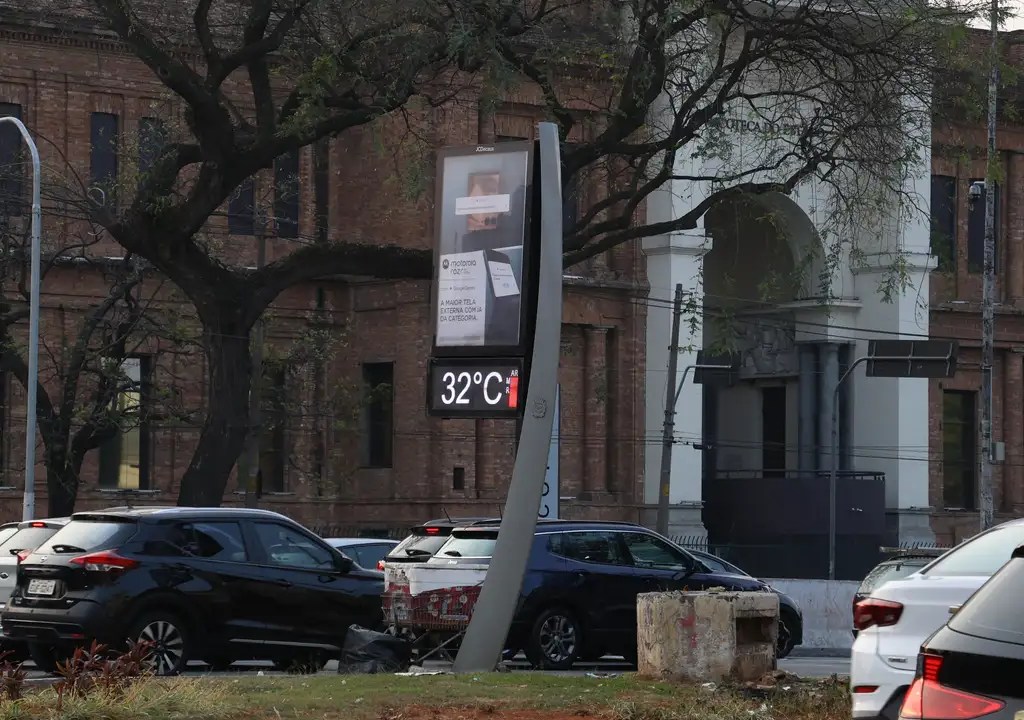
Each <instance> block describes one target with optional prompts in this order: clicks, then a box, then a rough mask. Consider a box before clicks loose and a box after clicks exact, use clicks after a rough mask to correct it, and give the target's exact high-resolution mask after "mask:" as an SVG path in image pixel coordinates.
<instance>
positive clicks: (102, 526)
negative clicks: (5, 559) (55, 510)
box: [38, 518, 137, 555]
mask: <svg viewBox="0 0 1024 720" xmlns="http://www.w3.org/2000/svg"><path fill="white" fill-rule="evenodd" d="M136 527H137V525H136V523H135V522H134V521H132V520H121V519H117V518H95V519H93V518H83V519H77V518H76V519H75V520H72V521H71V522H69V523H68V524H67V525H65V526H64V527H62V528H61V529H60V530H58V531H57V533H56V534H55V535H54V536H53V537H51V538H50V539H49V540H47V541H46V542H44V543H43V544H42V545H40V546H39V548H38V550H39V552H41V553H53V554H55V555H60V554H71V553H87V552H93V551H95V550H110V549H112V548H114V547H117V546H118V545H120V544H122V543H123V542H124V541H125V540H127V539H128V538H130V537H131V536H132V535H134V534H135V529H136Z"/></svg>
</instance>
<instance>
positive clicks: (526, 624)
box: [427, 520, 769, 670]
mask: <svg viewBox="0 0 1024 720" xmlns="http://www.w3.org/2000/svg"><path fill="white" fill-rule="evenodd" d="M497 525H498V521H491V522H480V523H475V524H473V525H469V526H464V527H460V528H455V529H454V530H453V532H452V535H451V537H450V538H449V539H448V541H447V542H446V543H445V544H444V546H443V547H442V548H441V549H440V551H439V552H438V553H437V554H436V555H434V557H432V558H430V559H429V560H428V561H427V563H428V564H442V565H450V566H459V565H468V566H477V567H479V566H480V565H486V564H488V563H489V562H490V559H491V555H492V553H493V551H494V545H495V542H496V541H497V536H498V532H497V530H498V528H497ZM710 587H725V588H728V589H731V590H756V591H768V590H769V587H768V585H766V584H765V583H763V582H761V581H760V580H756V579H754V578H751V577H749V576H743V575H733V574H728V573H715V572H709V571H708V569H707V568H706V567H704V566H703V565H702V564H701V563H700V562H698V561H697V560H696V559H695V558H694V557H693V556H692V555H690V554H689V553H688V552H686V551H685V550H683V549H682V548H679V547H677V546H676V545H674V544H673V543H671V542H670V541H669V540H667V539H666V538H663V537H662V536H660V535H658V534H656V533H654V532H652V531H651V530H648V529H647V528H645V527H642V526H640V525H634V524H631V523H613V522H584V521H568V520H541V521H538V524H537V531H536V534H535V539H534V544H533V548H532V551H531V553H530V558H529V563H528V565H527V571H526V577H525V578H524V580H523V588H522V594H521V598H520V602H519V607H518V609H517V611H516V615H515V618H514V620H513V622H512V627H511V628H510V631H509V636H508V641H507V650H508V653H513V654H514V653H515V652H516V651H518V650H520V649H523V650H525V652H526V656H527V658H529V660H530V662H531V664H533V665H534V666H535V667H537V668H542V669H551V670H567V669H569V668H571V667H572V666H573V664H574V663H575V662H576V661H577V660H580V659H597V658H600V657H603V656H604V655H609V654H611V655H621V656H623V657H625V658H626V659H627V660H629V661H631V662H634V663H635V662H636V596H637V595H638V594H640V593H645V592H657V591H658V590H674V589H683V588H689V589H691V590H699V589H702V588H710ZM508 653H506V654H508Z"/></svg>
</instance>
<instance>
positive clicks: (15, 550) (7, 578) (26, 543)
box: [0, 518, 70, 661]
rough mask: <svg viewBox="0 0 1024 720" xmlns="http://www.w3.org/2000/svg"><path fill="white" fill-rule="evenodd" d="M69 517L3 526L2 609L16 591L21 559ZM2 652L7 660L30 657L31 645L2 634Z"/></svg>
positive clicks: (0, 555)
mask: <svg viewBox="0 0 1024 720" xmlns="http://www.w3.org/2000/svg"><path fill="white" fill-rule="evenodd" d="M69 519H70V518H49V519H45V520H25V521H22V522H20V523H10V524H9V525H10V527H11V532H10V533H7V532H5V531H6V529H7V526H4V527H3V528H0V533H3V535H4V537H3V539H0V612H3V609H4V608H5V607H7V602H8V600H9V599H10V597H11V593H12V592H13V591H14V585H15V582H16V581H17V572H18V563H19V562H21V559H22V558H23V557H25V556H26V555H28V553H29V552H31V551H32V550H34V549H35V548H37V547H39V546H40V545H42V544H43V542H45V541H46V540H48V539H49V538H51V537H52V536H53V535H54V533H56V532H57V531H58V530H59V529H60V528H62V527H64V526H65V525H67V524H68V521H69ZM0 652H4V653H7V656H6V659H7V660H11V661H20V660H24V659H26V658H27V653H28V648H27V647H26V646H25V643H23V642H17V641H15V640H12V639H10V638H7V637H4V636H3V635H0Z"/></svg>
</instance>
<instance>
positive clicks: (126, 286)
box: [0, 137, 188, 517]
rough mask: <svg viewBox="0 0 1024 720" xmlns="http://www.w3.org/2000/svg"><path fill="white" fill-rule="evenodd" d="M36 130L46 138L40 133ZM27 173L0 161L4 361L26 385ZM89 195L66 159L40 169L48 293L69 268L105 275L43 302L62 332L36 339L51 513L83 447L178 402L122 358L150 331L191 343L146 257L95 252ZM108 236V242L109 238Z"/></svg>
mask: <svg viewBox="0 0 1024 720" xmlns="http://www.w3.org/2000/svg"><path fill="white" fill-rule="evenodd" d="M37 139H38V140H40V141H41V142H43V143H45V138H42V137H37ZM20 160H24V158H21V159H20ZM26 175H27V168H26V163H24V162H21V161H19V162H16V163H14V164H13V165H11V166H4V167H2V168H0V180H2V181H3V182H2V187H0V245H2V254H0V369H2V370H4V371H6V372H9V373H11V374H12V375H13V376H14V377H15V378H16V379H17V380H18V382H19V383H20V384H21V385H22V386H23V387H27V384H28V380H29V378H28V363H27V360H26V348H25V338H24V332H25V327H24V326H25V324H26V323H25V322H24V321H26V320H27V319H28V300H29V290H28V286H27V277H28V269H29V268H28V257H29V251H30V245H29V235H28V214H27V204H26V203H25V196H24V192H23V189H24V188H23V185H22V182H21V180H20V179H21V178H24V177H25V176H26ZM95 194H96V193H95V191H93V192H91V193H90V192H89V190H88V189H87V188H86V187H85V186H84V185H83V184H82V182H81V179H80V178H79V177H78V176H77V175H76V174H75V173H74V172H73V170H72V169H71V168H70V167H69V166H67V164H66V163H65V164H62V165H58V166H56V167H49V168H47V172H45V177H44V180H43V198H42V199H43V204H44V205H45V206H46V208H47V217H48V219H50V220H51V221H53V220H59V222H53V223H52V225H51V226H52V227H54V228H60V229H59V230H55V231H53V232H49V233H47V234H46V235H45V236H44V238H43V261H44V265H43V267H42V269H41V276H42V284H41V286H42V289H43V291H44V293H46V291H47V290H48V289H50V288H52V287H53V286H52V285H51V282H53V281H54V280H55V279H59V278H58V277H56V276H59V275H60V274H61V273H64V274H65V281H66V278H67V275H69V274H74V273H82V272H85V273H88V274H91V275H98V276H99V277H100V278H102V282H101V283H99V290H98V291H97V292H96V293H94V294H92V295H90V294H89V292H88V290H86V292H84V293H82V292H80V294H79V297H80V298H83V299H84V302H81V301H80V300H79V299H78V298H76V299H69V298H65V299H64V300H63V301H62V302H60V303H59V304H54V303H50V302H46V303H44V304H43V310H44V312H46V313H47V315H49V316H50V317H54V316H56V317H59V318H60V320H61V322H60V323H59V326H60V329H59V331H58V332H50V333H49V334H47V335H45V336H43V337H41V338H40V368H39V378H38V383H37V397H38V411H37V412H38V427H39V433H40V437H41V439H42V444H43V460H44V463H45V466H46V483H47V490H48V509H47V512H48V515H49V516H50V517H60V516H66V515H68V514H69V513H71V512H72V511H73V510H74V506H75V502H76V499H77V496H78V490H79V487H80V484H81V481H82V475H81V471H82V466H83V463H84V461H85V458H86V456H87V454H88V453H90V452H91V451H94V450H96V449H97V448H100V447H102V446H103V445H104V443H107V442H109V441H111V440H113V439H115V438H116V437H117V436H118V435H119V434H121V433H124V432H126V431H129V430H131V429H133V428H135V427H138V426H139V425H140V424H141V423H143V422H145V421H146V420H147V419H148V417H147V414H149V413H153V414H158V413H159V414H161V415H163V416H168V415H173V416H180V415H181V414H182V411H181V410H178V409H175V408H176V402H175V398H174V397H173V396H168V397H161V396H157V395H150V394H149V392H148V388H144V387H142V386H141V385H142V382H141V380H142V378H138V377H131V376H130V375H129V374H128V373H126V372H125V367H124V365H125V361H126V360H127V359H128V358H130V357H131V356H133V355H135V354H136V353H138V352H139V351H140V349H150V348H151V346H152V341H153V340H154V339H155V338H165V339H168V340H170V341H171V343H172V344H173V345H174V346H176V347H178V348H181V351H187V348H188V343H187V337H186V336H184V335H182V334H181V333H180V332H179V331H177V330H176V329H175V327H174V325H173V323H171V322H169V320H168V318H167V316H166V314H165V313H164V312H162V311H160V310H159V309H157V308H154V307H153V303H154V301H155V300H156V299H158V298H161V296H166V293H165V292H164V288H165V286H166V284H167V283H166V280H163V279H162V278H159V277H158V276H155V275H154V273H153V272H152V270H151V269H150V267H149V264H148V263H147V262H146V261H145V260H144V259H142V258H138V257H133V256H131V255H127V256H125V257H121V258H117V257H104V254H103V253H102V252H98V251H99V250H101V249H102V248H103V246H104V241H105V238H104V233H103V230H102V228H101V227H100V226H98V225H95V224H94V223H92V222H90V220H89V210H90V207H91V205H92V204H93V200H92V198H94V197H95ZM64 228H70V229H69V230H64ZM106 245H107V246H108V247H109V246H110V245H111V243H110V241H109V240H106ZM115 247H116V245H115ZM54 290H55V292H54V294H60V293H59V292H56V288H54ZM143 394H145V395H150V396H149V397H148V400H149V402H147V403H140V402H138V401H135V402H128V403H126V402H123V399H124V398H126V397H136V398H138V397H140V396H141V395H143ZM119 400H120V401H122V402H119ZM28 441H29V442H33V443H34V442H35V439H34V438H30V439H28Z"/></svg>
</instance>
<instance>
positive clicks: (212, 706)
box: [0, 679, 240, 720]
mask: <svg viewBox="0 0 1024 720" xmlns="http://www.w3.org/2000/svg"><path fill="white" fill-rule="evenodd" d="M239 707H240V706H239V704H238V699H237V698H236V697H233V696H232V694H231V693H230V688H228V687H225V686H224V685H221V684H216V683H211V682H209V681H206V680H199V679H188V680H186V679H176V680H172V681H169V682H168V681H156V680H144V681H140V682H138V683H136V684H134V685H132V686H131V687H128V688H125V689H124V690H123V691H121V692H119V693H115V692H109V691H103V690H97V691H95V692H91V693H89V694H88V695H85V696H84V697H65V698H64V701H63V706H62V707H61V706H60V705H59V703H58V697H57V693H56V692H55V691H54V690H52V689H47V690H43V691H41V692H30V693H27V694H26V695H25V697H24V698H22V699H20V700H15V701H4V702H2V703H0V720H232V719H233V718H237V717H239Z"/></svg>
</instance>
